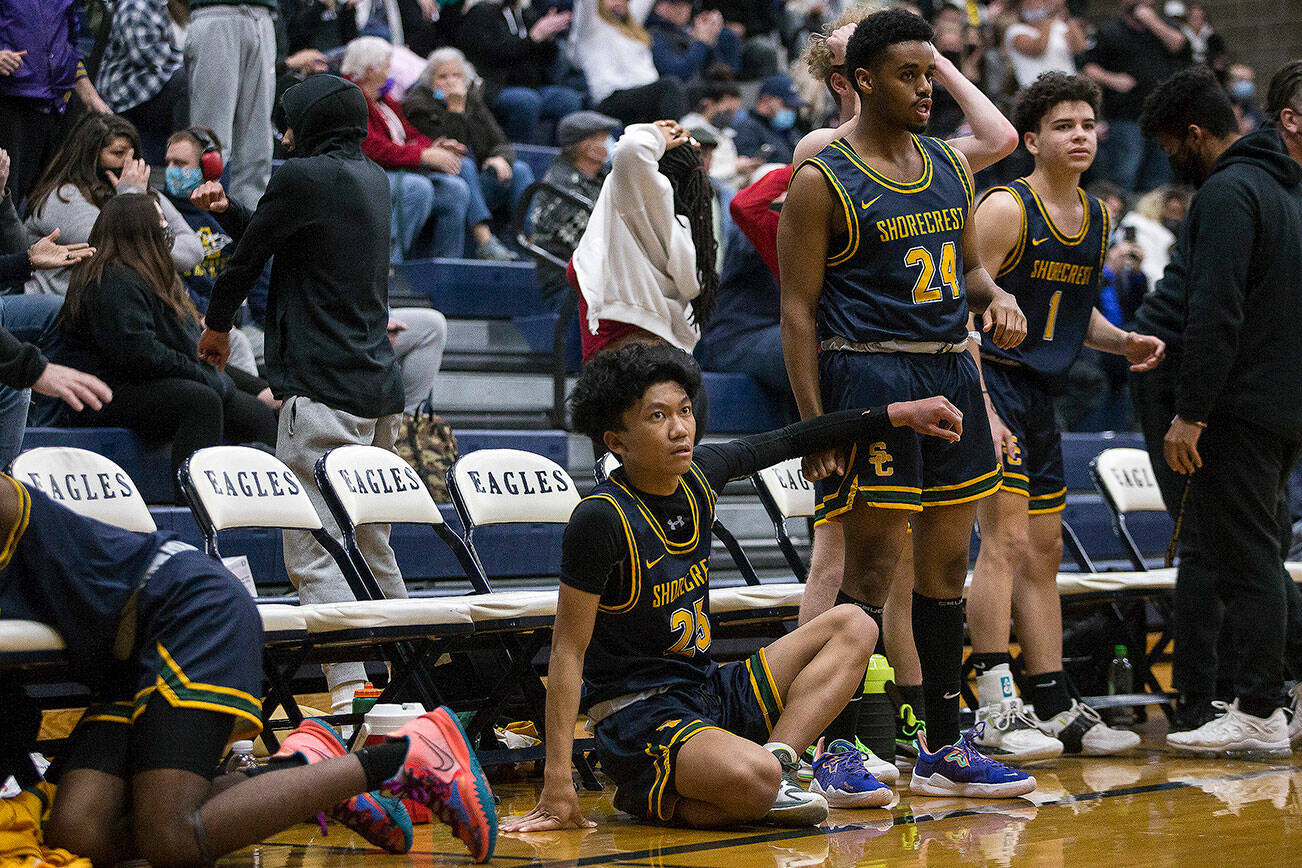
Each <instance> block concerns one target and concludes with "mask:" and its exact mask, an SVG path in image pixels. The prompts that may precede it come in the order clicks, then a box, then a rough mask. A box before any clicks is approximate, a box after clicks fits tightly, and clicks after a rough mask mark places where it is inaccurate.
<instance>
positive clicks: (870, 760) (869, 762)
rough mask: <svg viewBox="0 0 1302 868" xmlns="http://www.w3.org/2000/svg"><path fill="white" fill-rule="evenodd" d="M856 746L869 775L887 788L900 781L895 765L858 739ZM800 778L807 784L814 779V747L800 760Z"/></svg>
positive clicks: (911, 763)
mask: <svg viewBox="0 0 1302 868" xmlns="http://www.w3.org/2000/svg"><path fill="white" fill-rule="evenodd" d="M854 746H855V747H857V748H858V749H859V753H861V754H863V767H864V769H865V770H866V771H867V772H868V774H870V775H872V776H873V777H875V778H876V779H877V780H879V781H881V782H882V783H884V784H886V785H887V786H892V785H894V784H895V782H896V781H898V780H899V779H900V770H899V769H898V768H896V766H895V763H888V762H887V761H886V760H884V759H882V758H881V757H879V756H878V755H877V754H875V753H873V752H872V751H871V750H869V749H868V747H867V746H866V745H865V744H864V743H863V742H861V741H860V740H859V739H858V738H855V740H854ZM916 754H917V752H916V751H915V752H914V755H915V756H916ZM909 768H913V762H912V760H910V762H909ZM799 778H800V780H801V782H803V783H806V784H807V783H809V782H810V781H812V780H813V779H814V746H813V745H810V746H809V749H808V750H806V751H805V755H804V757H803V758H802V759H801V760H800V773H799Z"/></svg>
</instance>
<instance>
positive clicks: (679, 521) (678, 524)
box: [665, 515, 687, 530]
mask: <svg viewBox="0 0 1302 868" xmlns="http://www.w3.org/2000/svg"><path fill="white" fill-rule="evenodd" d="M686 525H687V518H686V517H685V516H681V515H676V516H674V517H673V518H671V519H669V520H668V521H667V522H665V527H667V528H669V529H670V530H682V529H683V527H685V526H686Z"/></svg>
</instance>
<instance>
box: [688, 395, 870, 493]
mask: <svg viewBox="0 0 1302 868" xmlns="http://www.w3.org/2000/svg"><path fill="white" fill-rule="evenodd" d="M890 427H891V419H890V416H889V415H888V414H887V413H886V408H885V407H873V408H872V409H871V410H842V411H840V412H838V413H828V414H827V415H826V416H819V417H818V418H816V419H810V420H808V421H805V422H796V423H794V424H792V425H788V426H787V427H785V428H779V429H778V430H776V431H765V432H763V433H762V434H752V435H750V436H749V437H742V438H740V439H738V440H731V441H729V442H727V443H706V444H704V445H702V446H698V447H697V448H696V455H695V461H696V466H697V467H699V468H700V469H701V472H702V473H703V474H705V479H706V481H707V482H709V483H710V487H711V488H713V489H714V490H715V491H722V490H723V486H725V485H727V484H728V481H729V480H731V479H741V478H743V477H746V476H750V475H751V474H752V473H754V472H755V471H757V470H763V469H764V468H765V467H771V466H773V465H774V464H777V463H778V462H779V461H786V460H787V459H788V458H799V457H802V456H805V455H809V454H811V453H814V452H821V451H823V450H824V449H835V448H837V447H839V446H847V445H849V444H850V443H853V442H854V441H856V440H861V439H863V438H865V437H874V436H878V435H881V434H883V433H885V432H886V431H887V430H888V429H889V428H890Z"/></svg>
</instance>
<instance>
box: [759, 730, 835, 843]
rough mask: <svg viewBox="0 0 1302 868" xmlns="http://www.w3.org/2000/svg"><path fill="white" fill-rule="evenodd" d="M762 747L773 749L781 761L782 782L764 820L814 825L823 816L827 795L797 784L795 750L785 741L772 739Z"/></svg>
mask: <svg viewBox="0 0 1302 868" xmlns="http://www.w3.org/2000/svg"><path fill="white" fill-rule="evenodd" d="M764 747H765V749H767V750H770V751H772V752H773V755H774V756H775V757H777V758H778V762H779V763H781V764H782V782H781V783H780V784H778V796H777V798H776V799H774V800H773V807H772V808H769V812H768V813H767V814H765V815H764V822H766V823H769V824H771V825H774V826H790V827H793V828H801V827H804V826H817V825H818V824H819V823H821V822H823V821H824V820H826V819H827V799H825V798H823V797H822V796H821V795H819V794H818V793H811V792H809V791H808V790H806V789H805V788H804V787H802V786H800V782H799V781H798V780H797V778H796V776H797V774H798V773H799V770H800V760H799V759H797V758H796V752H795V751H794V750H792V749H791V748H789V747H787V746H786V745H784V744H777V743H772V744H767V745H765V746H764Z"/></svg>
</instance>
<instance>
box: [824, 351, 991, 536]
mask: <svg viewBox="0 0 1302 868" xmlns="http://www.w3.org/2000/svg"><path fill="white" fill-rule="evenodd" d="M818 364H819V382H820V384H821V386H822V393H823V410H824V412H827V413H831V412H833V411H836V410H852V409H858V408H866V407H876V406H880V405H883V404H891V403H894V402H896V401H914V400H919V399H922V398H930V397H932V396H933V395H943V396H945V397H946V398H948V399H949V400H950V401H951V402H952V403H953V404H954V406H955V407H957V408H958V409H959V412H961V413H962V414H963V436H962V437H961V438H960V439H959V441H958V442H957V443H950V442H949V441H947V440H941V439H940V438H938V437H926V436H923V435H921V434H918V433H916V432H915V431H913V430H912V429H909V428H903V427H901V428H892V429H891V430H890V432H889V433H887V434H885V435H883V436H880V437H877V438H874V439H872V440H863V441H860V442H858V443H855V444H854V445H853V446H852V447H851V449H850V454H849V456H848V459H847V466H846V472H845V475H844V476H841V475H837V474H833V475H831V476H829V477H827V478H826V479H822V480H820V481H819V482H818V489H817V491H818V503H817V505H816V507H815V513H814V521H815V524H821V523H822V522H825V521H828V520H831V519H835V518H837V517H839V516H841V515H844V514H845V513H847V512H849V511H850V510H851V509H853V508H854V507H855V506H856V505H862V506H869V507H878V508H881V509H902V510H907V511H910V512H920V511H921V510H923V509H925V508H928V507H937V506H953V505H955V504H960V503H968V502H970V501H974V500H979V499H980V498H982V497H986V496H988V495H990V494H993V493H994V492H995V491H997V490H998V489H999V481H1000V470H999V464H998V462H997V461H996V460H995V450H994V446H993V445H992V444H991V442H990V424H989V421H988V420H987V419H986V411H985V401H984V400H983V399H982V397H981V379H980V375H979V374H978V373H977V368H976V363H975V362H974V361H972V357H971V356H970V355H968V354H967V353H941V354H938V355H921V354H918V353H855V352H846V351H831V352H827V351H825V352H822V353H820V354H819V357H818Z"/></svg>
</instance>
